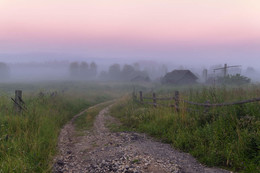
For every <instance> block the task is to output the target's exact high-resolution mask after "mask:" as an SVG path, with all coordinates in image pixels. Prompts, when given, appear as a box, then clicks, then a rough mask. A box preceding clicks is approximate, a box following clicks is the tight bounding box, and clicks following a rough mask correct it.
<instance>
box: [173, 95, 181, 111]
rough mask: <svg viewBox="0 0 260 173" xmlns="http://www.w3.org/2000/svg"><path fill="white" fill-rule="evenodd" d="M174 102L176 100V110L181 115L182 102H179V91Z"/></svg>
mask: <svg viewBox="0 0 260 173" xmlns="http://www.w3.org/2000/svg"><path fill="white" fill-rule="evenodd" d="M174 100H175V109H176V111H177V112H178V113H179V112H180V108H179V105H180V104H179V103H180V100H179V91H175V97H174Z"/></svg>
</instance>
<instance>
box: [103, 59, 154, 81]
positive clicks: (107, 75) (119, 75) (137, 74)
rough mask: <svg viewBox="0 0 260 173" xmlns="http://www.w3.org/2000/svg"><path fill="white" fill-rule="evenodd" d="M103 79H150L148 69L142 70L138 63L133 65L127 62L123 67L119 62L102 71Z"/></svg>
mask: <svg viewBox="0 0 260 173" xmlns="http://www.w3.org/2000/svg"><path fill="white" fill-rule="evenodd" d="M99 78H100V79H101V80H114V81H146V82H148V81H150V77H149V75H148V73H147V72H146V71H142V70H140V66H139V64H138V63H135V64H133V65H129V64H125V65H124V66H123V68H122V69H121V67H120V65H119V64H112V65H111V66H109V69H108V71H102V72H101V73H100V75H99Z"/></svg>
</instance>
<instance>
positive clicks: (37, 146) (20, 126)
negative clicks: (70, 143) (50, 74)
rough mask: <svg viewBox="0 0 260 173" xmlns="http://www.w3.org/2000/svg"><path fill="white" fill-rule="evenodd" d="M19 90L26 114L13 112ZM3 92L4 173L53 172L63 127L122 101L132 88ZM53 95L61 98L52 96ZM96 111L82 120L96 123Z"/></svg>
mask: <svg viewBox="0 0 260 173" xmlns="http://www.w3.org/2000/svg"><path fill="white" fill-rule="evenodd" d="M18 87H19V88H20V89H21V90H23V100H24V101H25V103H26V107H27V111H26V112H23V113H22V114H15V113H14V112H13V103H12V101H11V100H10V97H12V95H11V94H13V93H14V89H16V88H18ZM43 88H44V89H43ZM0 89H1V92H0V94H1V96H0V108H1V109H0V172H52V171H51V168H52V160H53V156H54V155H55V154H56V152H57V139H58V135H59V131H60V129H61V127H62V126H63V125H64V124H65V123H66V122H67V121H68V120H70V119H71V118H72V117H73V116H74V115H75V114H77V113H79V112H80V111H82V110H83V109H86V108H88V107H89V106H92V105H94V104H97V103H101V102H104V101H107V100H110V99H113V98H116V97H119V96H121V95H122V94H125V93H126V92H128V91H129V90H130V89H131V86H129V85H128V84H121V85H119V84H113V83H105V84H102V83H86V82H75V81H74V82H61V83H58V82H57V83H55V82H49V83H17V84H1V85H0ZM53 91H57V93H58V95H56V96H51V94H50V93H52V92H53ZM39 93H41V94H39ZM95 111H96V112H97V111H98V109H95ZM95 111H94V112H91V111H90V112H88V113H90V114H86V116H84V115H83V116H82V117H81V119H79V120H82V119H84V118H88V117H89V115H91V118H92V119H93V118H94V116H95V115H96V112H95ZM85 122H86V121H85ZM81 125H86V124H84V123H82V124H81ZM90 126H91V124H90V125H89V127H90ZM81 127H82V126H81Z"/></svg>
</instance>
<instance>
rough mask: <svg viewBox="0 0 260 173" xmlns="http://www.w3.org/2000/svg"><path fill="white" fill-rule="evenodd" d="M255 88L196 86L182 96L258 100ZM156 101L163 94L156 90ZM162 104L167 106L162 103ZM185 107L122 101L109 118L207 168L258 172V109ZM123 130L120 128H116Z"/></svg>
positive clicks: (255, 105) (253, 105) (198, 99)
mask: <svg viewBox="0 0 260 173" xmlns="http://www.w3.org/2000/svg"><path fill="white" fill-rule="evenodd" d="M259 91H260V88H259V86H251V87H249V86H247V87H245V88H225V87H224V88H198V89H190V90H182V91H181V95H180V96H181V98H183V99H186V100H190V101H193V102H200V103H204V102H206V101H208V100H209V101H210V102H211V103H221V102H232V101H238V100H243V99H248V98H252V97H256V96H260V92H259ZM157 93H158V94H157V95H158V97H165V96H166V95H165V91H163V90H160V89H157ZM164 104H167V102H166V101H164ZM187 106H188V105H187V104H184V103H183V102H181V105H180V107H181V108H182V109H181V111H180V113H177V112H176V111H175V110H173V109H172V108H166V107H158V108H153V107H151V106H148V105H140V104H139V103H137V102H134V101H132V99H131V98H130V97H128V98H123V99H122V100H120V102H118V103H117V104H116V105H115V106H114V107H113V108H112V110H111V111H112V113H111V115H114V116H116V117H118V118H120V120H121V122H122V124H123V125H124V127H125V130H126V129H129V128H130V129H132V130H137V131H141V132H146V133H149V134H150V135H152V136H155V137H158V138H160V139H162V140H163V141H165V142H168V143H170V144H172V145H173V146H174V147H176V148H178V149H181V150H182V151H185V152H189V153H191V154H192V155H193V156H195V157H196V158H198V159H199V161H201V162H202V163H204V164H207V165H208V166H218V167H225V168H227V169H231V170H235V171H240V172H257V170H259V165H260V157H259V156H260V150H259V147H260V131H259V130H260V116H259V111H260V106H259V103H249V104H245V105H242V106H228V107H222V108H213V109H210V110H209V112H205V111H204V108H201V107H196V106H194V107H192V106H189V108H192V109H193V110H197V111H191V112H187V111H186V108H187ZM121 129H122V128H121Z"/></svg>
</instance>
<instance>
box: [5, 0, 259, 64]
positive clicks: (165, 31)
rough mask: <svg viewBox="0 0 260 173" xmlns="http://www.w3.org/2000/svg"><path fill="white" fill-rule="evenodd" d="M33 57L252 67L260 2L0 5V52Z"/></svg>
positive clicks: (15, 1) (17, 1) (66, 0)
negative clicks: (75, 55) (182, 60)
mask: <svg viewBox="0 0 260 173" xmlns="http://www.w3.org/2000/svg"><path fill="white" fill-rule="evenodd" d="M37 51H39V52H44V51H47V52H48V51H56V52H57V51H58V52H59V51H60V52H66V51H68V52H77V51H78V52H87V53H88V54H89V55H91V56H102V57H104V56H108V57H113V56H125V57H127V56H129V57H130V56H133V57H134V56H136V57H142V56H149V57H152V56H154V57H153V58H156V57H158V56H162V57H168V58H169V57H171V56H176V55H180V56H190V57H191V58H192V55H193V54H192V51H193V52H194V51H195V52H196V53H194V57H195V58H198V55H201V56H200V57H202V58H204V59H206V57H203V56H207V58H210V57H208V56H209V55H210V54H214V53H215V52H218V53H219V55H220V56H223V57H229V58H230V59H234V60H236V58H237V56H238V55H240V56H243V55H246V54H247V55H248V54H249V55H248V56H252V58H251V60H252V61H256V60H258V58H260V0H0V54H1V53H13V52H15V53H19V52H37ZM187 51H188V53H187ZM239 51H241V52H239ZM183 52H186V55H184V54H183ZM225 53H226V54H225ZM213 58H214V56H213ZM248 58H250V57H248ZM187 59H188V58H187Z"/></svg>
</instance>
